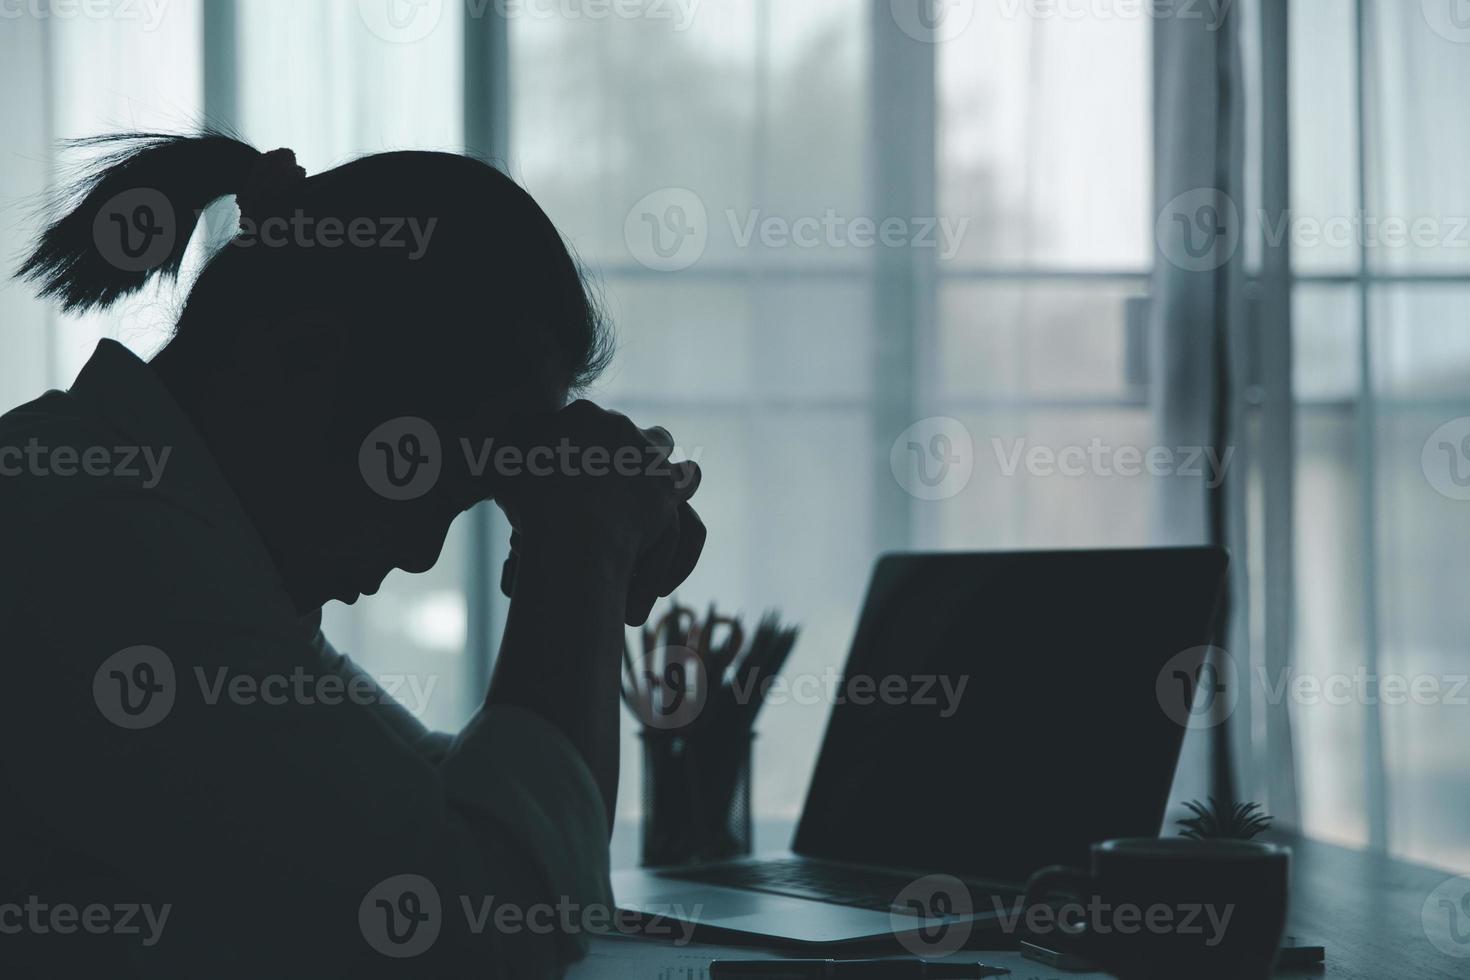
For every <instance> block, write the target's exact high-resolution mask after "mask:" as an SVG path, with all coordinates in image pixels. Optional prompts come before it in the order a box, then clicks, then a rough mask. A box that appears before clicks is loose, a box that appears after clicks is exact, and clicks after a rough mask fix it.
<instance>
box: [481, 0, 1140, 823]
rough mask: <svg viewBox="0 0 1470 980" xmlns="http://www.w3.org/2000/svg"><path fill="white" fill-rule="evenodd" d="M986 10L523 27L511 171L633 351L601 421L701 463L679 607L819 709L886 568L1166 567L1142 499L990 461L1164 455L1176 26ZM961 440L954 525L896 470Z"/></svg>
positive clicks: (766, 750)
mask: <svg viewBox="0 0 1470 980" xmlns="http://www.w3.org/2000/svg"><path fill="white" fill-rule="evenodd" d="M976 7H977V14H976V20H975V21H974V22H973V23H970V24H968V25H967V26H965V28H964V30H963V31H962V32H961V33H960V34H959V36H958V37H956V38H954V39H951V40H947V41H945V42H944V43H939V44H928V43H922V42H920V41H916V40H914V39H913V38H911V37H910V36H908V35H906V34H904V33H903V30H902V25H900V24H899V23H898V21H897V20H896V19H895V17H894V14H893V13H892V12H891V10H890V5H888V4H886V3H884V4H874V5H866V4H855V3H851V2H836V0H825V2H812V0H807V2H803V3H801V4H789V3H776V2H773V0H753V2H735V0H707V2H705V3H702V4H700V5H698V7H697V8H696V11H695V13H694V15H693V16H692V17H691V18H689V20H688V21H687V22H681V21H679V20H677V19H671V18H664V17H652V16H644V17H631V18H619V17H616V16H610V17H607V18H603V19H592V18H583V19H579V18H562V17H542V18H536V17H530V16H526V17H522V18H518V19H512V21H511V23H510V42H511V60H510V63H511V66H512V76H511V94H512V98H513V100H514V101H513V107H512V113H511V123H510V126H511V153H510V165H511V172H512V173H513V174H514V175H515V176H516V177H517V178H518V179H521V180H522V181H523V182H524V183H525V184H526V186H527V187H528V188H529V189H530V191H531V193H532V194H533V195H535V197H536V198H537V200H539V201H541V202H542V204H543V205H544V206H545V207H546V208H547V210H548V211H549V213H550V214H551V216H552V218H553V220H554V221H556V222H557V224H558V226H559V227H560V228H562V229H563V231H564V232H565V233H566V234H567V235H568V236H569V237H570V238H571V240H572V242H573V243H574V244H575V246H576V247H577V249H578V251H579V252H580V254H581V256H582V258H583V259H584V260H585V261H586V262H587V264H588V265H589V267H590V268H591V269H593V270H594V271H595V272H596V273H598V274H599V276H600V277H601V279H602V282H603V283H604V286H605V289H606V296H607V301H608V306H609V310H610V312H611V313H612V314H613V315H614V317H615V318H616V320H617V323H618V325H619V330H620V333H621V339H622V356H621V357H620V359H619V361H618V362H617V364H616V365H615V366H614V369H613V372H612V374H611V375H610V376H609V377H608V378H607V379H606V380H605V381H604V383H603V384H602V385H601V386H600V389H599V390H598V391H597V392H595V393H594V395H593V397H594V398H598V399H606V400H607V401H608V402H609V403H610V404H611V405H613V406H615V407H617V408H619V409H620V410H623V411H626V412H628V413H629V414H631V415H633V416H634V417H635V418H637V419H647V420H649V421H657V422H659V423H661V424H666V425H668V426H669V428H670V429H671V430H672V431H673V432H674V433H675V435H676V437H678V438H680V439H681V440H683V442H684V449H685V451H686V452H687V453H688V454H689V455H691V456H695V457H697V458H698V460H699V462H700V465H701V466H702V467H703V468H704V470H705V473H706V480H705V483H704V485H703V487H702V489H701V490H700V494H699V497H698V498H697V500H696V502H695V503H696V505H697V507H698V508H699V510H700V511H701V513H703V514H704V515H705V516H706V518H707V520H708V523H709V525H710V529H711V536H710V541H709V545H708V547H707V550H706V556H707V557H706V560H705V562H704V563H703V565H702V566H701V567H700V569H699V570H698V571H696V573H695V576H694V578H693V579H691V581H690V582H689V583H687V584H686V586H685V588H684V589H683V590H682V594H681V596H680V598H681V599H683V600H684V601H685V602H689V603H692V604H694V605H695V606H697V607H702V606H703V605H704V604H705V603H706V602H707V601H709V600H711V599H714V600H718V601H719V602H720V604H721V606H722V607H726V608H729V609H739V610H743V611H744V612H745V613H746V614H748V615H751V616H754V615H756V614H758V613H759V611H760V610H761V609H763V608H765V607H768V606H771V607H775V608H778V609H780V610H782V611H783V612H784V613H785V614H786V615H787V616H788V617H790V618H792V619H794V620H796V621H797V622H799V623H800V624H801V625H802V627H803V634H802V637H801V639H800V641H799V643H798V646H797V649H796V653H795V654H794V656H793V659H792V662H791V663H790V664H789V665H788V666H787V675H788V677H789V678H795V677H798V676H800V677H805V678H808V682H809V683H810V682H812V680H811V679H817V680H818V681H819V682H820V683H822V684H827V683H828V681H827V680H822V679H823V678H829V677H830V672H831V671H840V669H841V666H842V662H843V658H844V657H845V655H846V651H847V645H848V643H849V642H850V640H851V635H852V631H853V629H854V626H855V622H854V617H855V611H856V608H857V606H858V604H859V602H860V599H861V595H862V590H863V588H864V585H865V582H866V578H867V574H868V571H869V569H870V567H871V563H872V560H873V557H874V555H875V554H876V553H877V552H878V551H879V550H881V549H882V548H891V547H941V546H942V547H978V546H1022V545H1028V546H1029V545H1041V544H1057V543H1062V542H1067V543H1071V544H1081V543H1098V544H1101V543H1116V542H1126V543H1139V542H1142V541H1143V540H1145V539H1146V537H1147V533H1148V527H1147V513H1148V501H1147V497H1146V496H1143V497H1140V493H1139V491H1140V487H1141V486H1142V482H1141V481H1138V480H1132V481H1130V480H1128V479H1126V478H1117V479H1108V478H1092V477H1083V478H1078V479H1075V480H1067V481H1057V480H1046V479H1035V478H1032V477H1029V476H1028V475H1027V474H1026V473H1025V472H1024V470H1023V471H1022V472H1020V473H1019V474H1016V475H1011V476H1007V475H1005V473H1004V472H1003V471H1002V468H1001V466H1000V465H999V460H998V453H997V450H996V448H995V447H994V446H993V445H992V439H995V440H1000V441H1004V443H1005V449H1006V452H1007V453H1009V452H1011V451H1012V449H1013V445H1014V440H1017V439H1022V440H1026V441H1027V444H1028V445H1029V444H1041V445H1045V446H1048V447H1051V448H1054V449H1055V448H1061V447H1064V446H1066V445H1072V444H1076V445H1080V446H1086V445H1087V444H1088V443H1089V441H1090V440H1091V439H1092V438H1093V437H1094V436H1100V437H1102V438H1103V439H1105V440H1106V441H1108V442H1110V443H1115V444H1117V445H1123V444H1126V445H1135V446H1143V445H1147V444H1148V441H1149V440H1148V431H1149V419H1148V412H1147V409H1146V407H1145V400H1144V398H1143V395H1142V391H1141V388H1140V386H1141V383H1142V379H1141V378H1139V377H1137V372H1132V373H1130V370H1129V368H1130V363H1129V357H1128V355H1129V345H1128V341H1129V337H1130V333H1129V327H1130V321H1129V316H1130V300H1131V299H1132V298H1133V297H1136V296H1139V295H1141V294H1142V292H1143V291H1144V289H1145V287H1146V283H1147V278H1148V271H1149V262H1150V260H1151V256H1152V243H1151V239H1150V235H1151V229H1152V221H1151V218H1150V216H1149V213H1148V210H1149V195H1150V193H1151V177H1150V159H1151V153H1152V142H1151V141H1152V125H1151V109H1150V98H1151V95H1150V93H1151V87H1150V78H1149V71H1148V65H1149V63H1150V59H1149V45H1150V31H1149V25H1148V22H1147V19H1146V18H1134V19H1124V20H1121V21H1114V22H1111V23H1106V24H1103V23H1099V22H1096V21H1080V22H1079V21H1073V20H1046V19H1037V18H1030V17H1026V16H1025V15H1024V14H1022V13H1017V14H1015V15H1013V16H1011V17H1009V18H1007V17H1006V16H1004V15H1003V14H1002V13H1000V12H997V11H996V10H994V9H992V8H993V5H989V4H980V5H976ZM1017 9H1018V10H1024V8H1017ZM910 26H912V25H910ZM880 51H881V56H880V55H878V54H876V53H877V52H880ZM1099 76H1103V77H1107V78H1109V80H1110V84H1109V85H1108V86H1089V85H1088V84H1087V83H1088V81H1089V80H1090V79H1093V78H1095V77H1099ZM674 79H678V80H679V83H678V84H671V80H674ZM1089 90H1091V91H1093V92H1095V93H1096V94H1095V95H1094V96H1093V97H1091V98H1088V97H1087V96H1086V93H1087V92H1088V91H1089ZM1079 92H1081V93H1083V95H1082V96H1081V97H1079ZM1100 145H1101V146H1102V147H1103V148H1102V149H1101V150H1100V149H1099V146H1100ZM916 147H917V150H916ZM926 147H927V149H926ZM1062 189H1064V191H1065V193H1063V192H1062ZM887 219H897V220H896V222H895V223H893V224H890V226H889V227H890V232H891V234H890V241H891V242H892V244H886V245H885V244H883V243H881V242H878V241H876V239H877V237H878V232H879V226H881V224H882V223H883V222H884V221H885V220H887ZM864 222H868V223H870V225H871V226H872V227H871V230H865V229H867V228H868V226H867V225H865V224H864ZM1002 227H1004V229H1005V231H1004V232H1003V233H1000V232H998V231H997V229H998V228H1002ZM680 228H685V229H686V230H687V231H688V232H689V237H688V238H686V239H678V238H676V232H677V231H678V230H679V229H680ZM654 234H663V235H664V236H665V237H664V239H663V241H662V244H663V246H664V247H665V251H670V250H675V249H676V248H678V247H679V246H678V245H676V242H682V243H683V245H684V246H687V247H686V253H685V254H683V255H678V254H674V255H661V254H660V253H659V251H658V249H657V247H656V246H657V245H658V244H659V243H658V242H657V241H656V240H655V239H654V238H653V235H654ZM865 243H866V244H865ZM884 286H889V287H892V288H887V289H885V288H883V287H884ZM895 296H898V297H900V299H899V301H898V302H895V300H894V297H895ZM1135 315H1136V311H1135ZM935 416H944V417H952V418H954V419H957V420H959V422H961V423H962V424H963V429H962V430H961V431H962V432H963V433H964V438H969V439H970V440H971V444H972V446H973V452H972V453H970V454H969V463H970V464H971V465H972V470H973V476H972V478H971V479H970V481H969V485H968V486H967V487H966V488H965V489H964V490H963V492H961V493H958V494H956V495H953V496H948V497H947V498H945V499H937V500H923V499H919V498H917V497H911V496H909V495H907V494H905V493H904V492H903V490H902V488H901V487H900V486H899V481H898V480H897V479H895V474H894V472H893V471H892V469H891V468H890V447H891V446H892V445H893V443H894V442H895V440H897V439H898V438H899V436H900V434H901V433H902V432H903V431H904V430H905V429H906V428H907V427H909V426H912V425H915V424H916V423H918V425H919V427H920V432H921V435H923V436H924V437H925V438H927V437H928V435H929V434H930V432H929V429H931V428H933V427H934V426H935V425H938V424H940V423H935V422H925V421H924V420H926V419H931V418H932V417H935ZM936 431H938V430H936ZM1120 513H1121V514H1123V515H1124V516H1123V517H1122V518H1121V519H1120V518H1119V517H1118V515H1119V514H1120ZM1058 515H1061V519H1060V520H1059V519H1057V518H1058ZM802 700H803V699H800V698H798V697H796V696H795V695H793V697H792V698H791V699H790V700H789V701H788V702H786V703H781V704H774V705H772V706H770V707H768V708H767V710H766V711H765V713H764V714H763V715H762V717H761V722H760V726H759V728H760V736H759V739H758V741H757V745H756V765H755V773H756V786H755V809H756V813H757V816H765V817H776V818H792V817H795V815H796V814H797V813H798V812H799V810H800V807H801V804H802V801H803V799H804V797H805V787H806V784H807V781H808V779H809V776H810V772H811V768H812V766H813V765H814V763H815V754H816V750H817V747H818V744H819V742H820V739H821V733H822V731H823V729H824V727H825V724H826V717H827V713H828V710H829V707H830V704H829V701H828V700H827V699H825V698H823V699H822V700H821V701H820V703H815V704H814V703H801V702H802ZM628 734H629V737H628V738H626V739H625V742H624V744H625V752H626V753H627V754H628V758H627V759H626V760H625V761H626V762H627V763H628V764H629V769H628V771H629V773H630V774H632V773H635V772H637V771H638V770H637V768H636V764H635V760H634V755H635V754H636V752H637V746H638V743H637V739H636V738H634V737H632V722H631V721H630V722H629V732H628ZM637 789H638V787H637V783H636V781H633V780H631V779H630V780H625V781H624V791H623V800H622V803H621V804H620V809H624V810H629V811H631V810H633V809H635V808H636V806H637V803H636V800H637Z"/></svg>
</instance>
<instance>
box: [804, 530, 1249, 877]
mask: <svg viewBox="0 0 1470 980" xmlns="http://www.w3.org/2000/svg"><path fill="white" fill-rule="evenodd" d="M1225 565H1226V557H1225V554H1224V552H1223V551H1221V550H1219V549H1212V548H1178V549H1152V550H1142V551H1085V552H1031V553H1011V554H937V555H893V556H888V557H885V558H883V559H882V560H881V561H880V562H879V563H878V566H877V568H876V570H875V572H874V575H873V581H872V584H871V585H870V587H869V592H868V598H867V602H866V603H865V605H864V609H863V614H862V619H861V621H860V622H859V624H858V631H857V637H856V639H855V640H854V643H853V649H852V653H851V655H850V657H849V659H848V664H847V669H846V673H845V677H844V681H843V684H842V686H841V687H840V688H839V689H838V693H839V696H838V697H837V698H836V701H837V704H836V705H835V706H834V708H833V712H832V717H831V721H830V723H829V726H828V729H827V735H826V739H825V741H824V743H823V746H822V752H821V756H820V758H819V760H818V763H817V768H816V773H815V776H814V777H813V781H812V786H811V790H810V793H809V795H808V798H807V803H806V807H805V810H804V811H803V814H802V819H801V824H800V827H799V828H798V830H797V836H796V842H795V844H794V849H795V851H796V852H797V853H799V854H803V855H806V856H810V857H819V858H827V859H832V860H841V861H850V862H856V863H862V864H878V865H884V866H889V867H894V868H903V869H913V870H917V871H924V872H945V873H949V874H955V875H960V876H962V877H963V876H968V877H975V878H995V879H1003V880H1019V879H1024V878H1025V877H1026V876H1027V875H1028V874H1030V873H1031V872H1032V871H1034V870H1036V869H1037V868H1039V867H1042V866H1044V865H1048V864H1071V865H1083V866H1085V864H1086V862H1087V853H1088V847H1089V845H1090V844H1092V843H1093V842H1095V841H1100V840H1104V839H1107V838H1111V837H1152V836H1155V835H1157V834H1158V833H1159V831H1160V825H1161V823H1162V821H1163V816H1164V811H1165V808H1166V805H1167V802H1168V800H1167V796H1168V792H1169V788H1170V784H1171V783H1172V781H1173V775H1174V768H1175V765H1176V763H1177V761H1178V757H1179V749H1180V745H1181V743H1182V740H1183V735H1184V731H1185V728H1184V727H1183V726H1182V725H1181V724H1180V723H1179V722H1178V721H1176V720H1174V718H1171V716H1170V715H1171V712H1170V711H1168V710H1166V707H1168V708H1173V709H1174V710H1173V712H1172V713H1173V715H1174V717H1179V709H1180V708H1182V710H1183V711H1184V713H1185V716H1184V720H1186V721H1187V720H1188V707H1189V705H1188V700H1187V698H1188V697H1189V693H1188V690H1186V691H1185V692H1184V693H1182V694H1179V695H1177V697H1178V699H1179V702H1180V703H1179V705H1178V706H1174V705H1168V703H1167V702H1168V701H1169V697H1170V695H1168V693H1167V689H1161V688H1160V686H1159V684H1160V680H1159V679H1160V675H1161V672H1162V673H1164V674H1166V675H1169V674H1176V673H1177V674H1178V675H1179V676H1181V677H1185V676H1187V677H1188V678H1191V679H1193V678H1195V677H1196V676H1197V672H1198V670H1197V669H1198V658H1199V657H1202V655H1203V651H1202V649H1200V648H1202V647H1203V645H1205V644H1207V643H1209V641H1210V635H1211V633H1210V630H1211V626H1212V621H1213V617H1214V612H1215V607H1216V603H1217V598H1218V596H1219V593H1220V585H1221V582H1222V581H1223V577H1224V570H1225ZM1186 651H1190V652H1189V653H1186ZM1176 658H1177V659H1176ZM1191 658H1194V659H1193V660H1192V659H1191ZM1185 661H1191V663H1192V666H1186V669H1185V670H1184V671H1182V672H1181V671H1177V670H1176V669H1175V668H1177V667H1179V666H1180V665H1181V664H1184V663H1185ZM1166 668H1167V669H1166ZM1172 683H1173V678H1166V684H1172ZM1184 687H1185V688H1186V689H1187V688H1189V687H1190V681H1186V682H1185V683H1184Z"/></svg>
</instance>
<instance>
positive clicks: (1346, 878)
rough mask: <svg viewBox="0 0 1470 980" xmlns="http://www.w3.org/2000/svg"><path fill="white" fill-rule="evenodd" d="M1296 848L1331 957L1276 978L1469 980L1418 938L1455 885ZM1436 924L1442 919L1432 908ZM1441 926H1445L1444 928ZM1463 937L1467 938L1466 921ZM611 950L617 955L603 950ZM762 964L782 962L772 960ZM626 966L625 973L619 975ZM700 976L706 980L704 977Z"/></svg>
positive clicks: (686, 953)
mask: <svg viewBox="0 0 1470 980" xmlns="http://www.w3.org/2000/svg"><path fill="white" fill-rule="evenodd" d="M789 839H790V827H789V825H784V826H783V825H764V826H762V827H759V828H758V829H757V847H758V848H764V849H778V848H780V847H783V846H785V844H786V843H787V842H788V841H789ZM1274 839H1275V840H1277V841H1278V842H1280V843H1283V844H1287V845H1289V846H1290V847H1291V848H1292V879H1293V880H1292V909H1291V932H1292V933H1294V934H1296V935H1300V936H1302V937H1303V938H1304V939H1307V940H1309V941H1313V942H1318V943H1321V944H1322V945H1324V946H1325V947H1326V948H1327V962H1326V965H1325V967H1316V968H1312V969H1295V970H1286V971H1282V972H1281V973H1280V976H1282V977H1323V978H1329V980H1421V978H1422V980H1466V978H1470V942H1466V943H1465V944H1464V948H1463V950H1460V949H1458V948H1457V952H1463V954H1464V956H1463V957H1462V958H1456V957H1454V956H1450V955H1448V954H1447V953H1445V952H1442V951H1441V950H1439V949H1437V948H1436V947H1435V946H1434V944H1433V943H1431V942H1430V940H1429V938H1428V937H1427V936H1426V935H1425V931H1424V922H1423V915H1424V908H1425V904H1426V902H1428V900H1429V898H1430V895H1431V893H1433V892H1434V890H1435V889H1436V888H1437V887H1439V886H1440V885H1441V884H1442V883H1444V882H1445V881H1446V880H1448V879H1451V878H1453V877H1455V876H1454V875H1453V874H1451V873H1450V872H1447V871H1443V870H1439V869H1433V868H1426V867H1422V866H1420V865H1414V864H1409V863H1407V862H1404V861H1398V860H1394V859H1391V858H1386V857H1382V856H1378V855H1372V854H1366V853H1362V852H1358V851H1352V850H1348V849H1346V848H1342V847H1336V846H1334V845H1331V844H1322V843H1317V842H1313V841H1307V840H1303V839H1300V838H1295V837H1286V836H1277V837H1276V838H1274ZM614 855H615V859H614V864H615V866H617V867H627V866H629V865H630V864H631V863H632V862H634V861H636V857H637V841H636V828H634V829H631V830H629V829H624V830H621V831H620V833H619V835H618V836H617V837H616V838H615V840H614ZM1431 913H1432V914H1439V915H1447V914H1448V913H1447V912H1441V911H1440V910H1438V909H1437V908H1433V907H1432V908H1431ZM1441 921H1443V920H1441ZM1461 928H1462V929H1465V930H1470V921H1462V922H1461ZM608 944H615V945H608ZM728 955H732V951H730V950H729V949H722V948H719V947H713V946H701V945H699V944H697V943H696V944H693V945H689V946H685V947H682V948H675V947H673V946H663V945H659V944H655V943H643V942H636V941H630V940H603V941H600V942H599V943H598V944H597V945H595V946H594V956H597V957H600V958H599V959H595V960H593V961H589V962H588V963H586V964H584V965H583V966H582V967H579V968H578V969H577V970H575V971H574V972H573V973H572V977H573V978H580V977H588V978H590V977H594V976H596V977H599V978H605V980H616V978H617V977H618V976H628V977H630V978H631V977H633V976H637V977H641V978H643V980H703V977H702V975H701V973H700V970H701V968H702V967H705V966H707V965H708V961H709V959H712V958H715V957H717V956H728ZM735 955H740V956H742V957H746V956H748V957H750V958H757V956H758V955H760V956H764V955H767V954H766V953H765V952H763V951H759V950H754V949H743V950H741V951H739V952H738V953H737V954H735ZM768 955H773V956H775V955H779V954H777V953H776V952H775V951H769V954H768ZM972 958H974V959H981V960H987V961H994V962H996V963H997V964H998V965H1003V966H1010V967H1011V968H1012V976H1013V977H1015V978H1016V980H1033V978H1036V980H1041V978H1045V980H1051V978H1067V980H1082V978H1084V977H1092V976H1096V975H1095V974H1067V973H1062V972H1060V971H1057V970H1055V969H1052V968H1049V967H1043V966H1041V965H1040V964H1035V963H1031V962H1029V961H1021V960H1019V959H1018V958H1017V956H1016V954H1014V953H992V954H988V955H987V954H986V953H984V952H981V953H979V954H977V955H976V956H975V957H972ZM625 965H626V966H627V967H628V969H627V971H626V972H622V973H620V972H619V970H621V968H622V967H624V966H625ZM703 976H707V974H704V975H703Z"/></svg>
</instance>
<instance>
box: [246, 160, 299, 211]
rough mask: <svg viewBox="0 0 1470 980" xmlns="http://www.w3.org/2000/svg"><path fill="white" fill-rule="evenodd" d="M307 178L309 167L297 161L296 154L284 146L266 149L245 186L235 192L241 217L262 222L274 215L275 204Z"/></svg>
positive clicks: (251, 171)
mask: <svg viewBox="0 0 1470 980" xmlns="http://www.w3.org/2000/svg"><path fill="white" fill-rule="evenodd" d="M305 180H306V170H305V169H303V168H302V167H300V166H298V165H297V163H296V154H295V153H293V152H292V151H291V150H288V149H286V148H285V147H284V146H283V147H281V148H280V149H278V150H271V151H270V152H269V153H262V154H261V155H260V157H259V159H257V160H256V161H255V163H254V165H253V166H251V168H250V173H248V174H246V176H245V186H244V187H242V188H241V189H240V191H239V192H238V193H237V194H236V195H235V203H237V204H238V205H239V206H240V217H241V218H244V219H245V220H247V221H253V222H259V221H260V219H261V218H264V217H268V216H269V215H270V213H271V212H270V208H271V205H273V204H275V203H278V202H279V201H280V199H281V198H283V197H285V196H286V195H288V194H289V193H290V192H291V191H293V190H295V189H296V188H297V187H298V186H300V185H301V183H302V182H303V181H305Z"/></svg>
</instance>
